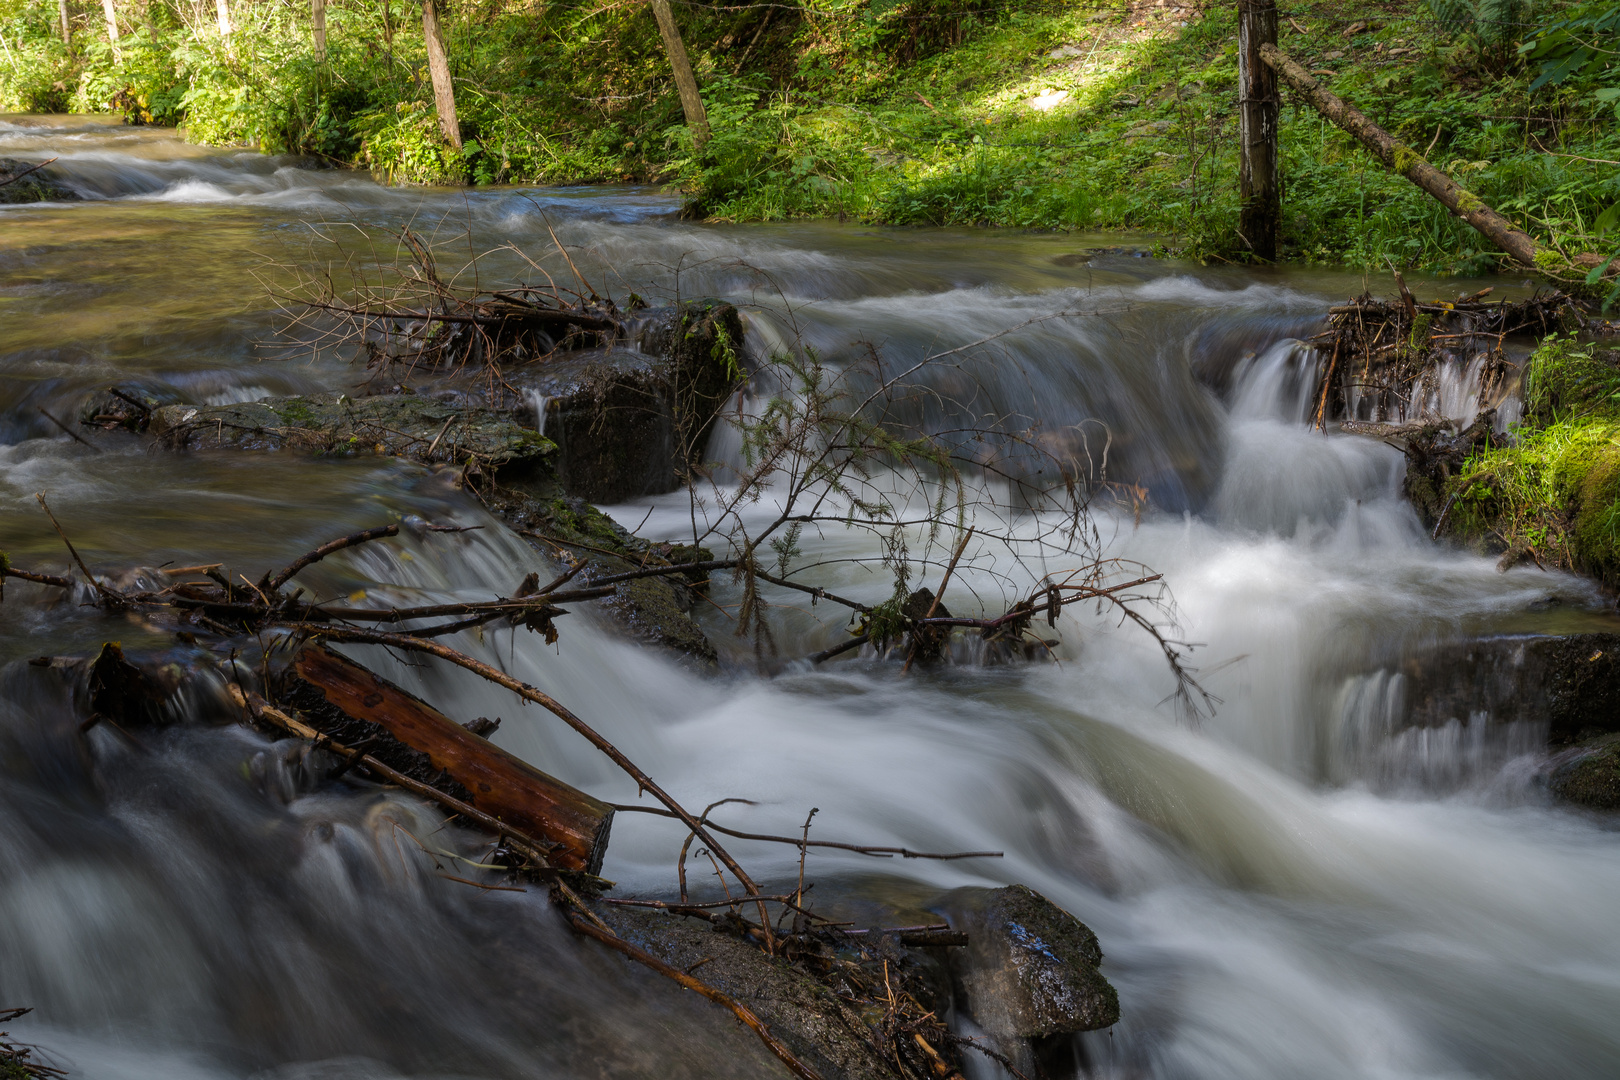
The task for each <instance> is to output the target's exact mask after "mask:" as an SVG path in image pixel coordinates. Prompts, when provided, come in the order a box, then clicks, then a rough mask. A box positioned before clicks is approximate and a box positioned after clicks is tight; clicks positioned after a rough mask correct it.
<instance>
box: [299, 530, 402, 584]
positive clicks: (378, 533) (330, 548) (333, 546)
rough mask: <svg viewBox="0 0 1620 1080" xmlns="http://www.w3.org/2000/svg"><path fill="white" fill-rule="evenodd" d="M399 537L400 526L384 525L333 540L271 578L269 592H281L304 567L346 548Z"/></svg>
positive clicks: (306, 554) (300, 557)
mask: <svg viewBox="0 0 1620 1080" xmlns="http://www.w3.org/2000/svg"><path fill="white" fill-rule="evenodd" d="M398 535H399V526H398V525H383V526H381V527H380V528H376V529H366V530H365V531H364V532H357V533H353V534H351V535H349V536H345V537H342V538H341V539H338V540H333V541H331V542H330V543H326V544H322V545H321V546H320V547H318V548H316V549H315V550H314V551H310V552H306V553H305V554H303V555H300V556H299V557H298V558H296V559H294V560H293V561H292V562H291V563H290V564H288V566H287V568H286V569H285V570H283V571H282V572H281V573H279V574H277V575H276V576H275V577H273V578H271V579H270V582H269V586H270V589H269V591H271V592H275V591H277V590H279V589H280V588H281V587H282V586H283V585H285V584H287V582H288V581H289V580H291V579H292V576H293V575H294V574H296V573H298V572H299V571H300V570H302V569H304V567H306V566H309V565H311V564H312V563H318V562H320V561H321V560H322V559H324V558H326V557H327V556H328V555H331V554H333V553H334V552H338V551H342V550H343V549H344V548H351V547H354V546H355V545H356V544H364V543H365V542H366V541H368V540H380V539H382V538H383V537H385V536H398Z"/></svg>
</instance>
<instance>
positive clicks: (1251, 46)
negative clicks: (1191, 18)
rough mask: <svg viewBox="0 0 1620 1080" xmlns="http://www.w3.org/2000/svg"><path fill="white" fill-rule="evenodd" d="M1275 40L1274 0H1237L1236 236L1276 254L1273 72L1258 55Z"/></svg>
mask: <svg viewBox="0 0 1620 1080" xmlns="http://www.w3.org/2000/svg"><path fill="white" fill-rule="evenodd" d="M1265 45H1270V46H1272V47H1273V48H1275V47H1276V45H1277V0H1238V94H1239V98H1238V147H1239V160H1238V189H1239V196H1240V199H1241V204H1242V210H1241V212H1240V214H1239V218H1238V238H1239V239H1240V240H1242V241H1243V244H1244V246H1245V247H1247V248H1248V249H1249V250H1250V251H1251V252H1253V253H1254V255H1255V256H1256V257H1257V258H1261V259H1265V260H1266V261H1267V262H1274V261H1275V260H1276V258H1277V219H1278V218H1279V217H1280V216H1281V208H1280V206H1279V201H1278V195H1277V112H1278V96H1277V73H1276V72H1275V71H1273V70H1272V69H1271V68H1270V67H1269V66H1267V65H1266V64H1265V63H1264V62H1262V61H1261V59H1260V49H1261V47H1262V46H1265Z"/></svg>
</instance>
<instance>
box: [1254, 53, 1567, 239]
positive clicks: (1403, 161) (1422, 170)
mask: <svg viewBox="0 0 1620 1080" xmlns="http://www.w3.org/2000/svg"><path fill="white" fill-rule="evenodd" d="M1260 59H1261V60H1263V61H1264V62H1265V63H1266V64H1268V65H1269V66H1271V67H1272V68H1274V69H1276V71H1277V73H1278V74H1279V75H1281V76H1282V77H1283V80H1284V81H1285V82H1287V83H1288V85H1289V86H1291V87H1293V88H1294V89H1295V90H1297V91H1298V92H1299V93H1300V95H1301V96H1302V97H1303V98H1304V99H1305V100H1306V101H1308V102H1309V103H1310V105H1311V107H1312V108H1313V109H1315V110H1316V111H1317V112H1319V113H1321V114H1322V115H1323V116H1324V117H1326V118H1327V120H1328V121H1329V122H1330V123H1332V124H1333V125H1334V126H1335V127H1337V128H1339V129H1340V130H1342V131H1345V132H1348V133H1349V134H1351V135H1353V136H1355V137H1356V140H1357V141H1358V142H1360V143H1361V145H1363V146H1365V147H1366V148H1367V149H1368V150H1370V151H1372V153H1373V156H1375V157H1376V158H1378V160H1379V161H1382V162H1383V163H1384V164H1385V165H1387V166H1389V167H1390V168H1391V169H1394V170H1395V171H1396V172H1398V173H1400V174H1401V175H1402V176H1404V177H1406V178H1407V179H1408V180H1410V181H1412V183H1414V184H1416V185H1417V186H1418V187H1420V188H1422V189H1423V190H1424V191H1426V192H1428V193H1429V194H1430V195H1432V196H1434V197H1435V198H1436V199H1438V200H1440V202H1441V203H1442V204H1443V205H1444V206H1445V207H1446V209H1448V210H1450V211H1451V212H1452V213H1453V214H1455V215H1457V216H1458V217H1460V218H1462V219H1463V220H1464V221H1465V222H1467V223H1468V224H1469V225H1470V226H1472V227H1473V228H1474V229H1475V230H1477V231H1478V232H1479V233H1480V234H1481V235H1482V236H1484V237H1485V238H1486V239H1487V240H1489V241H1490V242H1491V243H1493V244H1495V245H1496V246H1497V247H1499V248H1501V249H1502V250H1503V251H1505V252H1507V253H1508V254H1509V255H1511V256H1513V258H1514V260H1515V261H1517V262H1519V263H1521V264H1523V265H1525V266H1528V267H1531V268H1532V269H1536V270H1554V269H1557V268H1559V267H1560V266H1562V265H1563V262H1564V259H1563V257H1562V256H1560V255H1558V253H1557V252H1555V251H1553V250H1551V249H1550V248H1544V247H1542V246H1541V245H1540V244H1538V243H1536V241H1535V239H1534V238H1533V237H1531V236H1530V235H1529V234H1528V233H1526V232H1524V231H1523V230H1521V229H1518V228H1516V227H1515V226H1514V225H1513V223H1512V222H1511V221H1509V220H1508V219H1507V218H1505V217H1503V216H1502V215H1501V214H1498V213H1497V212H1496V211H1495V210H1492V209H1491V208H1490V207H1489V206H1486V205H1485V203H1484V201H1483V200H1481V199H1480V197H1479V196H1478V195H1475V194H1474V193H1473V192H1471V191H1468V190H1467V189H1466V188H1464V187H1463V186H1462V185H1461V184H1459V183H1457V181H1455V180H1453V179H1452V178H1451V177H1449V176H1447V175H1446V174H1445V173H1443V172H1441V171H1440V170H1439V169H1437V168H1435V167H1434V166H1433V165H1430V164H1429V163H1428V162H1427V161H1425V160H1423V155H1422V154H1419V153H1418V152H1417V151H1416V150H1413V149H1412V148H1411V147H1410V146H1407V145H1406V144H1405V143H1403V142H1401V141H1400V140H1399V139H1397V138H1395V136H1393V135H1391V134H1390V133H1389V132H1387V131H1385V130H1384V129H1383V128H1381V127H1379V126H1378V125H1377V124H1375V123H1373V122H1372V120H1370V119H1368V117H1367V116H1366V114H1364V113H1362V112H1361V111H1360V110H1358V109H1356V108H1354V107H1353V106H1351V105H1349V104H1348V103H1347V102H1345V101H1344V100H1343V99H1342V98H1340V97H1338V96H1337V95H1335V94H1333V93H1330V92H1329V91H1328V90H1327V89H1326V88H1324V87H1323V86H1322V84H1321V83H1319V82H1317V81H1316V79H1315V77H1314V76H1312V75H1311V73H1310V72H1309V71H1307V70H1305V68H1303V67H1301V66H1300V64H1299V63H1298V62H1297V61H1295V60H1294V59H1293V58H1291V57H1290V56H1289V55H1288V54H1287V53H1285V52H1283V51H1282V50H1281V49H1279V48H1277V46H1275V45H1272V44H1270V43H1269V42H1268V43H1266V44H1264V45H1261V46H1260Z"/></svg>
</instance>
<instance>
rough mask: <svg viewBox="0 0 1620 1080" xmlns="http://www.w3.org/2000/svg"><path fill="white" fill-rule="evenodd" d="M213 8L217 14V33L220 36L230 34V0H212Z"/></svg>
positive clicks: (228, 35)
mask: <svg viewBox="0 0 1620 1080" xmlns="http://www.w3.org/2000/svg"><path fill="white" fill-rule="evenodd" d="M214 10H215V11H216V12H217V13H218V14H219V33H220V36H221V37H230V36H231V6H230V0H214Z"/></svg>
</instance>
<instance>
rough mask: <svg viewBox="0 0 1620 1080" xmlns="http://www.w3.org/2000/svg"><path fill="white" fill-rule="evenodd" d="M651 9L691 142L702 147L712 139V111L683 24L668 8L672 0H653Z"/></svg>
mask: <svg viewBox="0 0 1620 1080" xmlns="http://www.w3.org/2000/svg"><path fill="white" fill-rule="evenodd" d="M652 9H653V15H654V16H655V17H656V18H657V19H658V33H659V34H660V35H662V37H663V39H664V50H665V51H666V52H668V53H669V66H670V67H671V68H673V69H674V70H675V89H676V90H678V91H679V92H680V95H681V111H682V112H684V113H685V114H686V126H687V127H689V128H691V129H692V146H693V147H694V148H695V149H697V150H699V151H701V150H702V149H703V147H704V146H705V145H706V144H707V143H708V141H709V114H708V113H707V112H705V111H704V108H703V98H702V97H700V96H699V95H698V85H697V79H696V77H694V76H693V74H692V63H691V61H689V60H688V59H687V58H686V43H685V42H684V41H682V40H681V28H680V27H679V26H677V25H675V13H674V12H672V11H671V10H670V9H669V0H652Z"/></svg>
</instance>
